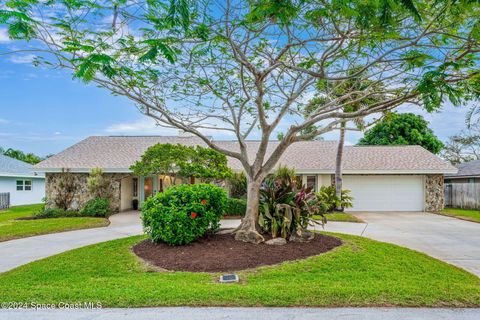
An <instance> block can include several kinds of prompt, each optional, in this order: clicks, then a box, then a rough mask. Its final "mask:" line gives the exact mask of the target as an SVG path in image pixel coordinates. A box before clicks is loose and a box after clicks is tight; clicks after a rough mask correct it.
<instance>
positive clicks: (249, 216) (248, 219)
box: [235, 179, 265, 243]
mask: <svg viewBox="0 0 480 320" xmlns="http://www.w3.org/2000/svg"><path fill="white" fill-rule="evenodd" d="M261 183H262V180H261V179H257V180H251V179H248V185H247V211H246V213H245V217H244V218H243V219H242V223H241V224H240V226H239V227H238V229H237V231H236V233H235V239H236V240H239V241H244V242H251V243H260V242H263V241H265V239H264V238H263V236H262V235H261V234H260V233H259V232H258V231H259V226H258V212H259V204H260V185H261Z"/></svg>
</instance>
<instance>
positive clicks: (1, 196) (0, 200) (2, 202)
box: [0, 192, 10, 210]
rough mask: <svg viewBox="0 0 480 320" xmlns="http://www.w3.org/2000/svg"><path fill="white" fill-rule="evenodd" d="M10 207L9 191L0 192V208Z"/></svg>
mask: <svg viewBox="0 0 480 320" xmlns="http://www.w3.org/2000/svg"><path fill="white" fill-rule="evenodd" d="M8 208H10V192H0V210H1V209H8Z"/></svg>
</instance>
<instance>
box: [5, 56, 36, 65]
mask: <svg viewBox="0 0 480 320" xmlns="http://www.w3.org/2000/svg"><path fill="white" fill-rule="evenodd" d="M35 57H36V56H35V55H34V54H25V55H16V56H11V57H10V62H13V63H19V64H22V63H32V61H33V60H34V59H35Z"/></svg>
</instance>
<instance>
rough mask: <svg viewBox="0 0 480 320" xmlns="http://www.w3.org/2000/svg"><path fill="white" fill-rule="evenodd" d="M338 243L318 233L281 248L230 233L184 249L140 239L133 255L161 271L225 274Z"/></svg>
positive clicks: (304, 255) (300, 256)
mask: <svg viewBox="0 0 480 320" xmlns="http://www.w3.org/2000/svg"><path fill="white" fill-rule="evenodd" d="M341 244H342V241H341V240H340V239H338V238H335V237H332V236H328V235H321V234H318V235H316V236H315V238H314V239H313V240H312V241H310V242H308V243H300V242H288V243H287V244H285V245H268V244H265V243H260V244H252V243H246V242H241V241H236V240H235V239H234V237H233V236H232V235H231V234H215V235H208V236H206V237H204V238H202V239H199V240H197V241H195V242H192V243H190V244H188V245H184V246H169V245H167V244H165V243H163V242H159V243H152V242H151V241H149V240H144V241H142V242H140V243H139V244H137V245H135V246H134V247H133V252H135V254H136V255H137V256H139V257H140V258H142V259H143V260H145V261H147V262H148V263H149V264H152V265H155V266H157V267H160V268H162V269H166V270H174V271H190V272H226V271H238V270H244V269H251V268H256V267H259V266H266V265H274V264H278V263H281V262H285V261H292V260H298V259H304V258H307V257H311V256H315V255H319V254H321V253H324V252H327V251H330V250H332V249H334V248H335V247H338V246H339V245H341Z"/></svg>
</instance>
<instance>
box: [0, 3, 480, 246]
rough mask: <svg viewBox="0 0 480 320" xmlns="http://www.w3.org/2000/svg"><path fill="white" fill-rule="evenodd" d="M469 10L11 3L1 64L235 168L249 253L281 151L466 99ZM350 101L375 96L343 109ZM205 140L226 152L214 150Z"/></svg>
mask: <svg viewBox="0 0 480 320" xmlns="http://www.w3.org/2000/svg"><path fill="white" fill-rule="evenodd" d="M409 3H410V4H413V5H414V7H413V9H414V10H415V11H416V12H417V13H418V16H412V14H411V13H412V10H413V9H412V7H411V6H410V5H408V4H409ZM479 10H480V4H479V3H478V2H477V1H468V0H446V1H434V0H431V1H388V0H384V1H378V0H352V1H318V0H257V1H253V0H250V1H231V0H226V1H210V0H206V1H189V0H181V1H180V0H178V1H175V0H171V1H160V0H157V1H155V0H145V1H141V0H139V1H134V2H132V1H126V0H117V1H102V0H95V1H93V0H77V1H60V0H51V1H43V0H42V1H40V0H15V1H8V2H6V6H4V7H3V8H2V9H1V11H0V24H5V25H7V27H8V32H9V35H10V37H11V38H12V39H19V40H28V41H30V44H29V45H28V46H24V47H23V49H22V48H20V49H19V50H17V52H14V53H18V52H22V51H26V52H29V54H34V53H35V52H36V54H37V55H38V57H37V59H35V61H34V63H35V64H36V65H43V66H45V67H47V68H48V67H52V68H63V69H65V70H68V71H69V72H71V73H72V74H73V75H75V77H77V78H80V79H82V80H83V81H86V82H94V83H95V84H96V85H98V86H99V87H102V88H104V89H106V90H109V91H110V92H112V93H113V94H116V95H122V96H125V97H127V98H129V99H131V100H132V101H133V102H134V103H135V104H136V106H137V107H138V109H139V110H140V111H141V112H143V113H144V114H145V115H147V116H149V117H152V118H153V119H155V120H156V121H157V122H158V124H159V125H162V126H167V127H174V128H178V129H181V130H183V131H185V132H189V133H191V134H194V135H196V136H198V137H200V138H201V139H202V141H203V142H204V143H205V144H206V145H207V146H209V147H210V148H212V149H214V150H216V151H218V152H221V153H223V154H225V155H227V156H229V157H232V158H235V159H237V160H238V161H239V162H240V163H241V164H242V166H243V168H244V170H245V174H246V176H247V180H248V192H247V202H248V204H247V213H246V215H245V218H244V219H243V220H242V224H241V226H240V228H239V230H238V232H237V233H236V238H237V239H238V240H243V241H251V242H259V241H263V237H262V236H261V235H260V234H259V233H258V232H257V227H258V208H259V188H260V184H261V183H262V181H263V180H264V178H265V177H266V175H267V174H268V173H269V172H271V171H272V170H273V169H274V168H275V166H276V165H277V163H278V160H279V158H280V156H281V155H282V154H283V153H284V152H285V150H286V149H287V148H288V147H289V146H290V145H291V144H292V143H296V142H298V141H303V140H308V139H312V137H316V136H319V135H320V134H322V133H325V132H328V131H331V130H333V129H334V128H336V127H337V126H338V125H339V124H340V123H342V122H345V121H348V120H353V119H357V118H359V117H364V116H366V115H368V114H371V113H376V112H382V111H385V110H391V109H393V108H395V107H397V106H399V105H401V104H404V103H410V104H416V105H419V106H421V107H424V108H426V109H428V110H434V109H437V108H439V107H440V105H441V104H442V103H443V102H444V101H445V100H450V101H451V102H452V103H454V104H461V103H462V102H463V101H464V100H465V99H476V98H478V88H479V87H480V76H479V71H478V58H479V51H480V46H479V40H480V30H479V23H478V17H479V13H480V12H479ZM419 17H421V18H419ZM19 44H21V43H19ZM9 53H12V52H9ZM358 65H361V66H362V67H361V68H359V69H358V68H357V66H358ZM353 69H355V71H354V72H352V70H353ZM353 78H355V79H358V81H360V82H365V81H370V85H369V86H367V87H366V88H364V89H363V90H362V92H356V91H355V92H345V93H344V94H342V95H340V96H338V97H336V98H335V99H332V100H331V101H329V102H328V103H326V104H324V105H322V107H321V108H319V109H318V110H316V111H315V112H312V113H311V114H309V115H308V116H307V117H304V115H305V112H304V108H305V107H306V104H307V101H306V100H307V99H305V98H306V96H307V95H308V94H311V93H312V92H314V91H315V86H316V85H317V84H318V83H319V82H322V81H323V82H329V83H335V82H342V81H345V80H347V79H353ZM378 84H381V86H380V88H382V89H380V90H381V91H380V92H379V91H378V90H379V89H378V88H379V86H378ZM356 94H358V95H360V96H359V99H366V98H368V97H370V96H374V95H378V94H382V95H383V96H384V97H385V98H384V99H382V101H379V102H378V103H374V104H371V105H367V106H364V107H362V108H360V109H359V110H355V111H350V110H349V109H348V108H347V107H348V106H350V105H351V104H352V102H353V101H352V99H351V97H352V96H353V95H356ZM312 126H314V129H313V130H307V131H305V130H306V129H308V128H312ZM279 127H280V128H287V129H286V131H285V132H284V134H283V135H282V137H281V139H280V141H278V142H276V143H275V144H272V143H271V142H270V139H271V137H272V135H273V136H275V134H276V133H278V131H279ZM211 130H215V131H216V132H220V133H221V132H223V133H227V134H229V135H231V136H232V137H234V139H235V140H236V144H234V145H232V147H231V148H225V147H222V146H220V145H218V144H216V143H215V141H214V140H211V139H210V137H209V133H210V132H211ZM252 135H254V136H255V137H258V139H259V143H258V144H257V146H258V148H257V150H255V151H256V152H255V153H253V154H252V153H249V152H247V143H246V140H247V139H248V138H249V137H251V136H252Z"/></svg>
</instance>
